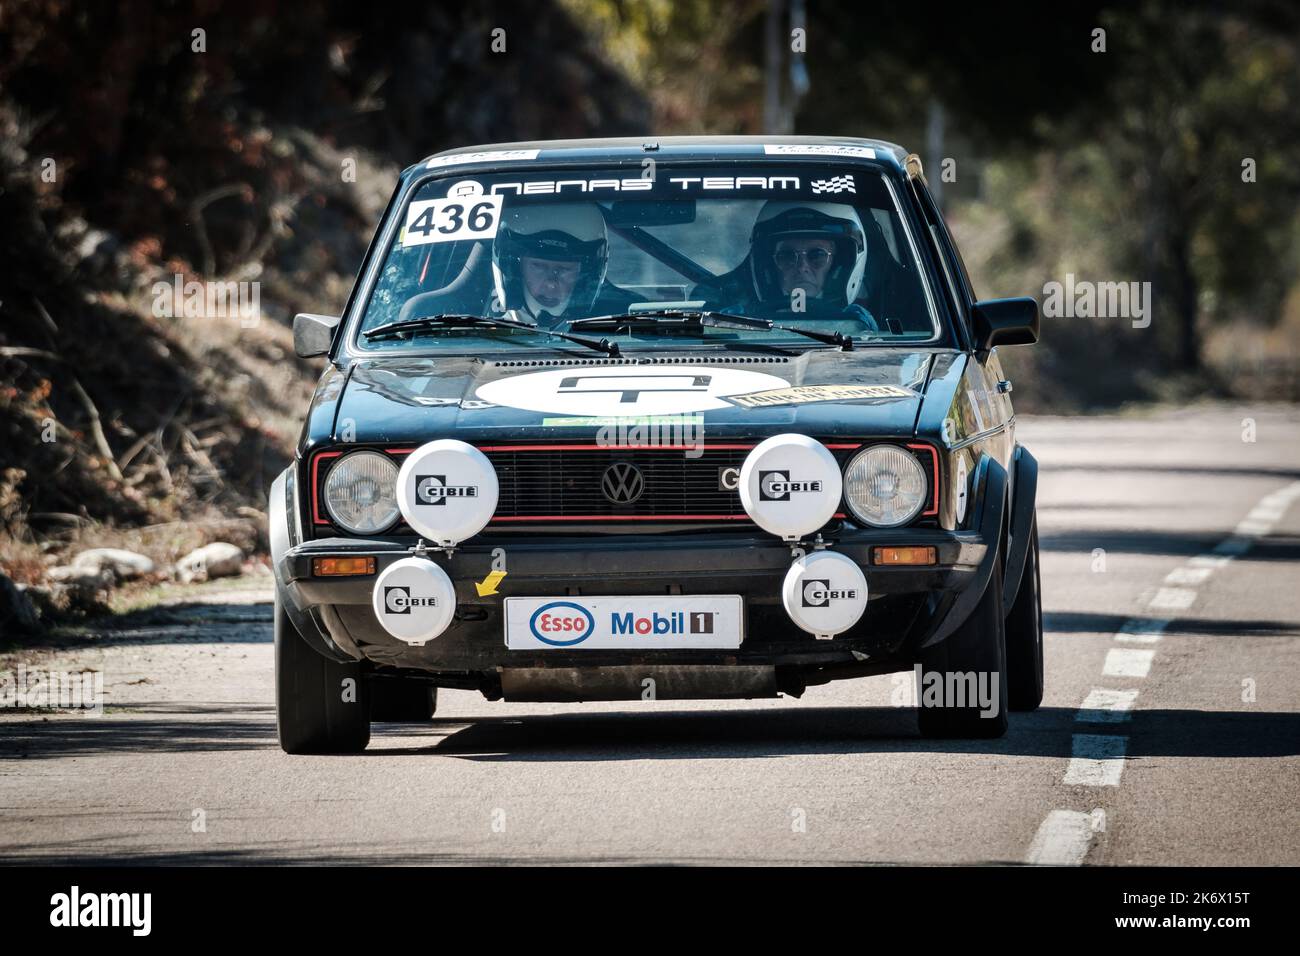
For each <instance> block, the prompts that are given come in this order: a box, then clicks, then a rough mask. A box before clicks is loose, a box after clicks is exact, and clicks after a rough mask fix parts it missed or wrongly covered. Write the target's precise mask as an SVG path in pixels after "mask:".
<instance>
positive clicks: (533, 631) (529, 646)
mask: <svg viewBox="0 0 1300 956" xmlns="http://www.w3.org/2000/svg"><path fill="white" fill-rule="evenodd" d="M505 604H506V647H508V648H510V649H511V650H530V651H536V650H545V649H547V648H572V649H574V650H587V649H591V650H611V649H617V650H642V649H652V650H663V649H668V648H686V649H690V648H736V647H739V646H740V642H741V641H742V640H743V639H744V635H743V633H742V631H743V629H744V601H743V600H742V599H741V597H740V595H739V594H712V595H705V596H691V597H687V596H684V595H683V596H666V597H644V596H633V597H550V598H530V597H510V598H506V601H505Z"/></svg>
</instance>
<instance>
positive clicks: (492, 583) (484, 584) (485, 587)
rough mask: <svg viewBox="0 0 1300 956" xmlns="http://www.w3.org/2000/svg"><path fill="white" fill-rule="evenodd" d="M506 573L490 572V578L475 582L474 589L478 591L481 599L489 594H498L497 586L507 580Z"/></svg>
mask: <svg viewBox="0 0 1300 956" xmlns="http://www.w3.org/2000/svg"><path fill="white" fill-rule="evenodd" d="M505 576H506V572H504V571H489V572H488V576H487V577H485V578H484V579H483V580H482V581H475V582H474V589H475V590H476V591H478V596H479V597H487V596H488V595H489V594H496V593H497V585H498V584H500V583H501V581H502V580H503V579H504V578H505Z"/></svg>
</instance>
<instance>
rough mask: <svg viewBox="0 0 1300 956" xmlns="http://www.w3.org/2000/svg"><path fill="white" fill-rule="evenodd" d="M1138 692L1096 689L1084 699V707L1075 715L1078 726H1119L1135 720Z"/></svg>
mask: <svg viewBox="0 0 1300 956" xmlns="http://www.w3.org/2000/svg"><path fill="white" fill-rule="evenodd" d="M1137 695H1138V692H1137V691H1136V690H1108V689H1107V688H1105V687H1094V688H1093V689H1092V690H1090V691H1089V692H1088V696H1087V697H1085V698H1084V699H1083V706H1082V707H1080V708H1079V712H1078V713H1077V714H1075V715H1074V722H1075V723H1077V724H1118V723H1123V722H1124V721H1126V720H1131V719H1132V718H1133V713H1132V711H1133V704H1134V703H1135V702H1136V701H1137Z"/></svg>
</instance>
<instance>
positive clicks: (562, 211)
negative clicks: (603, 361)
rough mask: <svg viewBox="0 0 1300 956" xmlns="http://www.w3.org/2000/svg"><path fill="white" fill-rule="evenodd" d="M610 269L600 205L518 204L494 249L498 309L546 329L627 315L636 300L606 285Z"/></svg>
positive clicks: (498, 237)
mask: <svg viewBox="0 0 1300 956" xmlns="http://www.w3.org/2000/svg"><path fill="white" fill-rule="evenodd" d="M608 265H609V242H608V240H607V238H606V235H605V217H604V215H603V214H602V213H601V211H600V208H599V207H598V206H597V205H596V204H595V203H565V204H551V205H540V206H517V207H515V208H513V209H510V210H507V213H506V217H505V219H504V221H503V222H502V223H501V226H500V228H499V229H498V230H497V237H496V241H495V242H494V243H493V245H492V275H493V279H494V281H495V285H496V302H495V305H496V306H497V307H498V310H499V311H514V312H516V313H517V314H518V316H519V318H520V319H521V320H523V321H527V322H535V323H536V324H538V325H540V326H543V327H546V328H550V327H553V326H555V325H558V324H560V323H562V322H565V321H568V320H570V319H578V318H586V317H588V316H592V315H600V314H602V313H605V312H617V311H622V310H624V309H625V308H626V306H627V304H628V303H629V302H630V301H631V299H632V296H631V295H630V294H628V293H625V292H623V290H621V289H616V288H615V287H614V286H612V285H610V284H609V283H608V282H606V281H605V273H606V270H607V268H608ZM624 299H626V301H624Z"/></svg>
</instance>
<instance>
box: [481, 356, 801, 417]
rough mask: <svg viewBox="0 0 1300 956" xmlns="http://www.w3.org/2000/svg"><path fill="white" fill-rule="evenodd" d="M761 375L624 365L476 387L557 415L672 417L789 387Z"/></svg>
mask: <svg viewBox="0 0 1300 956" xmlns="http://www.w3.org/2000/svg"><path fill="white" fill-rule="evenodd" d="M789 384H790V383H789V382H787V381H786V380H785V379H783V378H777V377H776V376H775V375H768V374H766V373H765V372H750V371H746V370H744V369H736V368H713V367H710V366H707V365H623V366H612V367H611V366H596V367H593V368H584V367H583V366H580V365H579V366H575V367H573V368H569V369H552V370H548V371H545V372H531V373H528V374H524V375H514V376H511V377H510V378H503V379H498V380H497V381H495V382H488V383H487V384H486V385H480V386H479V387H478V389H477V390H476V391H475V393H474V394H475V396H476V397H478V398H480V399H482V400H483V401H485V402H492V403H493V404H496V405H504V406H506V407H507V408H520V409H524V410H526V411H533V412H552V413H554V414H558V415H592V416H615V417H631V416H638V415H677V414H681V413H683V412H707V411H711V410H714V409H719V408H731V407H733V406H732V405H731V404H729V403H728V402H725V401H723V398H724V397H725V396H727V395H741V394H744V393H745V392H759V391H763V390H765V389H771V388H786V387H788V386H789Z"/></svg>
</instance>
